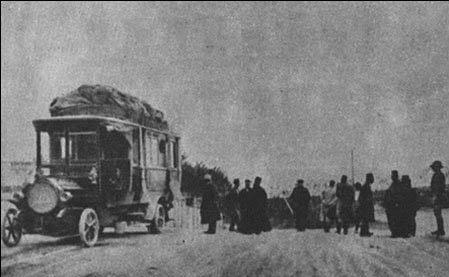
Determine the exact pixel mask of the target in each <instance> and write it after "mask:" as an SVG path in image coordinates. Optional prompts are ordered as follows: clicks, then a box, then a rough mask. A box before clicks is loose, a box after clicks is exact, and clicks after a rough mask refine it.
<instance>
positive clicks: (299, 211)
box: [289, 179, 311, 232]
mask: <svg viewBox="0 0 449 277" xmlns="http://www.w3.org/2000/svg"><path fill="white" fill-rule="evenodd" d="M310 198H311V197H310V193H309V190H308V189H307V188H305V187H304V180H302V179H299V180H298V181H297V182H296V186H295V188H294V189H293V192H292V194H291V195H290V197H289V200H290V201H291V202H292V208H293V210H294V212H295V227H296V230H298V231H300V232H304V231H305V230H306V227H307V215H308V214H309V203H310Z"/></svg>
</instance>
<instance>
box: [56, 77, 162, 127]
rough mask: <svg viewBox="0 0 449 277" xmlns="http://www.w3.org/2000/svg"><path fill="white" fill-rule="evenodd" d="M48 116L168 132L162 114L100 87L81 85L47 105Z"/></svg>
mask: <svg viewBox="0 0 449 277" xmlns="http://www.w3.org/2000/svg"><path fill="white" fill-rule="evenodd" d="M50 114H51V116H64V115H98V116H107V117H114V118H119V119H123V120H127V121H131V122H134V123H137V124H141V125H144V126H147V127H151V128H155V129H158V130H164V131H167V130H168V123H167V121H165V120H164V114H163V112H162V111H160V110H157V109H154V108H153V107H151V105H150V104H148V103H147V102H145V101H142V100H140V99H138V98H137V97H134V96H131V95H129V94H126V93H123V92H120V91H119V90H117V89H115V88H113V87H110V86H103V85H82V86H80V87H79V88H77V89H76V90H74V91H72V92H70V93H67V94H65V95H63V96H61V97H56V98H55V99H53V101H52V102H51V104H50Z"/></svg>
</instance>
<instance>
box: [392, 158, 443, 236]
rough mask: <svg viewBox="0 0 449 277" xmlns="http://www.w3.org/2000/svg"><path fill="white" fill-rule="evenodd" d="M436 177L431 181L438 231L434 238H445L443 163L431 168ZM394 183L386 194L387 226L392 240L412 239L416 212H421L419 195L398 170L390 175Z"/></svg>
mask: <svg viewBox="0 0 449 277" xmlns="http://www.w3.org/2000/svg"><path fill="white" fill-rule="evenodd" d="M430 168H431V169H432V170H433V172H434V174H433V176H432V180H431V182H430V190H431V193H432V204H433V211H434V214H435V218H436V223H437V230H436V231H434V232H432V235H436V236H437V237H440V236H444V235H445V234H446V233H445V231H444V223H443V216H442V212H441V210H442V206H443V204H444V202H445V201H446V199H445V198H446V195H445V189H446V188H445V186H446V180H445V176H444V174H443V173H442V172H441V168H443V164H442V163H441V161H435V162H433V163H432V164H431V165H430ZM391 180H392V183H391V185H390V187H389V188H388V189H387V190H386V192H385V198H384V207H385V211H386V214H387V221H388V227H389V229H390V231H391V237H394V238H397V237H402V238H406V237H410V236H415V234H416V220H415V217H416V212H417V211H418V209H419V203H418V193H417V192H416V190H415V189H413V188H412V183H411V180H410V177H409V176H408V175H403V176H402V177H401V179H399V173H398V171H397V170H393V171H392V172H391Z"/></svg>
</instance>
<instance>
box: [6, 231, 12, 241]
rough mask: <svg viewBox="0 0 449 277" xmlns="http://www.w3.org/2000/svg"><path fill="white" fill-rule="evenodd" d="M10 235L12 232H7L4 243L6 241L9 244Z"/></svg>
mask: <svg viewBox="0 0 449 277" xmlns="http://www.w3.org/2000/svg"><path fill="white" fill-rule="evenodd" d="M11 233H12V232H11V231H9V232H8V235H7V236H6V241H8V242H9V239H10V238H11Z"/></svg>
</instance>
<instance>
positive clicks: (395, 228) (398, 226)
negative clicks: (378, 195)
mask: <svg viewBox="0 0 449 277" xmlns="http://www.w3.org/2000/svg"><path fill="white" fill-rule="evenodd" d="M391 180H392V183H391V185H390V187H389V188H388V189H387V190H386V191H385V198H384V207H385V212H386V214H387V220H388V226H389V228H390V232H391V237H392V238H397V237H403V236H405V228H404V226H405V225H406V224H407V221H406V220H405V218H406V216H407V213H406V208H405V206H406V196H407V192H406V189H405V186H404V185H403V184H402V183H401V182H400V180H399V173H398V171H396V170H393V171H391Z"/></svg>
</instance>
